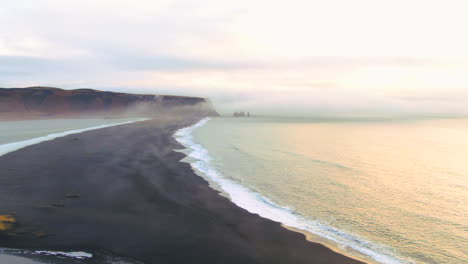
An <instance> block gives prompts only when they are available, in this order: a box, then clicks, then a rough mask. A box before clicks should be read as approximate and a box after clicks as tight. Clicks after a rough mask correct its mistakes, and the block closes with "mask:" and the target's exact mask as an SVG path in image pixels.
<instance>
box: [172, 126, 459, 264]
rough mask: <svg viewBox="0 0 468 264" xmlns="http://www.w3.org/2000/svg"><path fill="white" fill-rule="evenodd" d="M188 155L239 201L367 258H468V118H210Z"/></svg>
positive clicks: (194, 131)
mask: <svg viewBox="0 0 468 264" xmlns="http://www.w3.org/2000/svg"><path fill="white" fill-rule="evenodd" d="M175 137H176V139H177V140H178V141H179V142H180V143H182V144H183V145H184V146H185V147H186V148H187V149H186V150H182V151H183V152H185V153H187V154H189V157H188V158H187V159H186V161H187V162H189V163H191V165H192V167H193V168H194V169H195V170H196V172H197V173H198V174H199V175H200V176H202V177H204V178H206V179H207V180H208V181H209V182H210V185H211V186H212V187H213V188H215V189H218V190H219V191H221V192H222V194H223V195H225V196H227V197H229V198H230V199H231V200H232V201H233V202H234V203H235V204H237V205H238V206H240V207H242V208H244V209H246V210H248V211H250V212H252V213H255V214H258V215H260V216H262V217H265V218H269V219H271V220H274V221H277V222H281V223H283V224H284V226H286V227H288V228H292V229H295V230H299V231H301V232H303V233H304V234H306V235H307V236H308V238H309V239H311V240H313V241H317V242H320V243H323V244H325V245H327V246H329V247H330V248H332V249H334V250H336V251H339V252H342V253H344V254H346V255H351V256H355V257H357V258H360V259H363V260H366V261H367V262H369V263H450V264H457V263H460V264H461V263H468V163H467V157H468V119H457V118H453V119H430V118H421V119H418V118H406V119H402V118H371V119H368V118H345V119H327V118H273V117H263V118H260V117H259V118H230V117H221V118H211V119H204V120H202V121H200V122H199V123H197V124H196V125H194V126H192V127H188V128H185V129H181V130H179V131H178V132H177V133H176V134H175Z"/></svg>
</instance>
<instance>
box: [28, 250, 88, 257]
mask: <svg viewBox="0 0 468 264" xmlns="http://www.w3.org/2000/svg"><path fill="white" fill-rule="evenodd" d="M34 252H35V253H38V254H44V255H53V256H65V257H69V258H76V259H85V258H92V257H93V254H91V253H87V252H83V251H71V252H64V251H47V250H37V251H34Z"/></svg>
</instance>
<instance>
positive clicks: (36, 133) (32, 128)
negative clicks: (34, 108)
mask: <svg viewBox="0 0 468 264" xmlns="http://www.w3.org/2000/svg"><path fill="white" fill-rule="evenodd" d="M144 120H147V118H114V119H45V120H22V121H4V122H0V156H2V155H5V154H7V153H10V152H12V151H15V150H18V149H20V148H23V147H26V146H29V145H33V144H37V143H40V142H43V141H47V140H52V139H54V138H57V137H63V136H67V135H71V134H76V133H81V132H85V131H88V130H94V129H100V128H105V127H110V126H116V125H123V124H128V123H133V122H137V121H144Z"/></svg>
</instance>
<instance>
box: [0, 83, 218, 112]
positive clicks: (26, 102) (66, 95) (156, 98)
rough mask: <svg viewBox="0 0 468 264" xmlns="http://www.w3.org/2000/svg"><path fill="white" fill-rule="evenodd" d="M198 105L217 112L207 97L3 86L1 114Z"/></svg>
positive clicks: (158, 109)
mask: <svg viewBox="0 0 468 264" xmlns="http://www.w3.org/2000/svg"><path fill="white" fill-rule="evenodd" d="M187 107H190V108H192V107H196V109H197V111H203V112H205V114H208V115H218V114H217V113H216V111H215V110H214V109H213V107H212V106H211V103H210V101H209V100H208V99H206V98H201V97H188V96H173V95H151V94H129V93H117V92H108V91H99V90H93V89H75V90H64V89H60V88H55V87H42V86H35V87H26V88H0V118H3V119H5V118H6V119H10V118H15V117H17V118H22V117H25V118H31V117H33V118H34V117H36V118H37V117H55V116H69V115H83V116H86V115H90V114H96V113H100V114H104V115H111V116H114V115H122V114H131V113H137V114H142V113H150V114H155V113H157V112H162V111H165V110H168V109H171V110H173V109H175V108H187Z"/></svg>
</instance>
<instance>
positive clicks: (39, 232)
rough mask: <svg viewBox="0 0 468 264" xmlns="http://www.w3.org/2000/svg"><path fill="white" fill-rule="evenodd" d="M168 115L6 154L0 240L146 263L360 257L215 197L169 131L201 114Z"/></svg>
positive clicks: (2, 243)
mask: <svg viewBox="0 0 468 264" xmlns="http://www.w3.org/2000/svg"><path fill="white" fill-rule="evenodd" d="M166 119H167V120H162V121H161V120H159V122H155V121H144V122H138V123H134V124H127V125H121V126H118V127H108V128H103V129H98V130H92V131H87V132H85V133H80V134H74V135H73V136H65V137H60V138H56V139H55V140H52V141H47V142H42V143H40V144H36V145H31V146H28V147H26V148H23V149H20V150H17V151H15V152H11V153H8V154H6V155H4V156H2V157H0V167H2V168H3V167H5V168H8V171H9V172H8V174H7V175H4V176H2V177H0V196H2V199H0V211H2V212H11V211H15V214H14V215H15V218H16V220H17V222H16V224H15V226H14V228H12V229H10V230H8V232H3V233H0V246H2V247H10V248H30V249H37V250H39V249H45V250H61V251H64V250H67V249H70V250H73V251H77V250H83V251H86V250H87V249H104V250H108V251H110V252H113V253H115V254H117V255H121V256H125V257H131V258H134V259H136V260H139V261H143V262H145V263H152V262H153V261H162V262H165V263H183V262H187V261H191V262H192V263H193V262H195V263H216V262H220V261H221V262H223V263H288V262H289V263H362V262H359V261H357V260H354V259H351V258H348V257H346V256H344V255H342V254H339V253H336V252H334V251H332V250H331V249H329V248H327V247H325V246H324V245H321V244H318V243H313V242H309V241H307V240H306V239H305V236H304V235H303V234H299V233H296V232H292V231H289V230H288V229H286V228H284V227H283V226H281V224H280V223H277V222H273V221H270V220H268V219H264V218H261V217H260V216H258V215H256V214H251V213H249V212H247V211H246V210H244V209H242V208H240V207H237V206H236V205H234V204H233V203H232V202H231V201H230V200H228V199H226V198H225V197H223V196H221V195H219V193H218V192H217V191H215V190H213V189H211V187H210V186H209V183H208V182H207V181H206V180H205V179H203V178H202V177H200V176H198V175H197V174H195V173H194V172H193V170H192V168H191V167H190V165H189V164H187V163H183V162H180V161H181V160H182V159H184V158H185V157H186V155H184V154H182V153H179V152H176V151H175V149H180V148H181V147H182V145H180V144H179V143H177V142H176V141H175V139H173V138H172V135H173V133H174V132H175V131H176V130H178V129H181V128H184V127H187V126H189V125H193V124H194V123H196V122H198V120H199V119H201V118H199V117H195V116H192V117H178V118H174V119H172V120H171V119H170V118H166ZM73 137H74V138H78V140H74V139H73ZM41 153H48V154H49V155H42V154H41ZM51 164H52V165H51ZM70 193H73V194H74V197H75V198H70V197H71V196H70V195H69V194H70ZM116 230H119V232H116Z"/></svg>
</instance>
